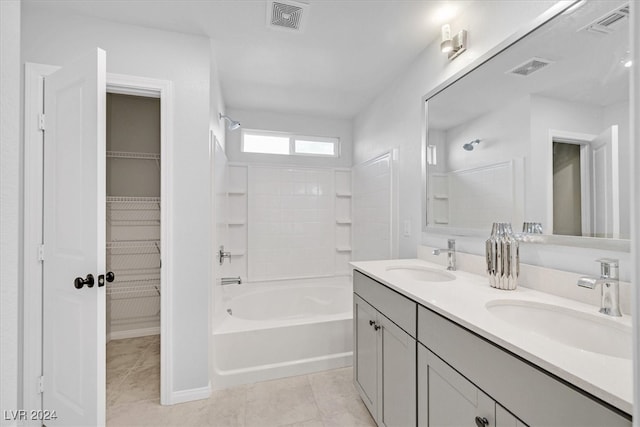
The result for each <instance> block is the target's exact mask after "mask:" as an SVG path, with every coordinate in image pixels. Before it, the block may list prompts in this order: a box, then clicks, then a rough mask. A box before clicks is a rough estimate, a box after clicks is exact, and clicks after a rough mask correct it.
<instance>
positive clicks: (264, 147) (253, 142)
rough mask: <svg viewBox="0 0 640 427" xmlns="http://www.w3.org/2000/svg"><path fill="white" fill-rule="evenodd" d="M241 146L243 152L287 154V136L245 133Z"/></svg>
mask: <svg viewBox="0 0 640 427" xmlns="http://www.w3.org/2000/svg"><path fill="white" fill-rule="evenodd" d="M242 148H243V150H242V151H244V152H245V153H263V154H289V137H286V136H273V135H254V134H249V133H245V134H244V138H243V147H242Z"/></svg>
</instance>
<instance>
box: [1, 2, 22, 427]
mask: <svg viewBox="0 0 640 427" xmlns="http://www.w3.org/2000/svg"><path fill="white" fill-rule="evenodd" d="M0 111H2V115H1V119H0V236H1V238H0V301H2V309H1V311H0V313H1V314H0V335H1V336H2V342H1V343H0V377H1V378H2V381H1V382H2V385H1V388H0V411H1V412H2V413H3V414H4V411H10V410H16V409H19V408H20V407H19V401H18V392H19V389H20V387H19V386H18V380H19V377H18V372H19V370H18V369H19V366H20V362H19V359H18V357H19V354H20V353H19V347H20V339H19V333H18V327H19V326H18V325H19V319H18V316H19V313H20V310H19V308H18V304H19V294H18V293H19V287H18V281H19V276H20V275H19V273H18V268H19V260H20V257H19V254H20V248H21V245H20V242H19V238H20V236H19V234H18V230H19V226H20V220H19V215H20V208H19V204H20V193H19V189H20V147H21V144H20V1H4V0H3V1H0ZM0 423H1V424H2V425H3V426H4V425H14V424H15V422H13V421H11V420H5V417H4V416H3V417H2V421H0Z"/></svg>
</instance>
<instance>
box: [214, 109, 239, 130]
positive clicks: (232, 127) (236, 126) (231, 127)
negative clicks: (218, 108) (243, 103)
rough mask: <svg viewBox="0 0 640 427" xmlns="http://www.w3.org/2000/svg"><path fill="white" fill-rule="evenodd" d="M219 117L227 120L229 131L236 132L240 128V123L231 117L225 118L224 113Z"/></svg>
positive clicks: (219, 114)
mask: <svg viewBox="0 0 640 427" xmlns="http://www.w3.org/2000/svg"><path fill="white" fill-rule="evenodd" d="M218 117H219V118H220V120H222V119H225V120H226V121H227V122H228V123H227V129H229V130H236V129H239V128H240V122H238V121H236V120H233V119H232V118H231V117H229V116H225V115H224V114H222V113H218Z"/></svg>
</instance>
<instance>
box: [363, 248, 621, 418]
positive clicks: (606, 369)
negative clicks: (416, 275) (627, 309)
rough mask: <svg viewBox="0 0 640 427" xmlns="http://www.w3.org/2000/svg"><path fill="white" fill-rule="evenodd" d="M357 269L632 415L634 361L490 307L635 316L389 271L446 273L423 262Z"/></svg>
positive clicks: (481, 283) (472, 279)
mask: <svg viewBox="0 0 640 427" xmlns="http://www.w3.org/2000/svg"><path fill="white" fill-rule="evenodd" d="M351 265H352V266H353V267H354V268H355V269H357V270H359V271H361V272H363V273H365V274H366V275H368V276H370V277H371V278H373V279H376V280H378V281H379V282H382V283H384V284H385V285H387V286H388V287H390V288H392V289H394V290H396V291H398V292H400V293H401V294H403V295H405V296H407V297H408V298H410V299H412V300H414V301H416V302H417V303H419V304H421V305H423V306H425V307H427V308H429V309H431V310H433V311H435V312H437V313H439V314H441V315H442V316H444V317H446V318H448V319H450V320H452V321H453V322H455V323H457V324H459V325H461V326H463V327H465V328H467V329H469V330H471V331H473V332H475V333H476V334H478V335H480V336H482V337H484V338H486V339H488V340H489V341H491V342H493V343H495V344H497V345H499V346H500V347H503V348H505V349H506V350H509V351H511V352H513V353H514V354H516V355H518V356H520V357H522V358H524V359H526V360H528V361H529V362H531V363H533V364H535V365H537V366H539V367H540V368H542V369H544V370H546V371H548V372H550V373H552V374H554V375H556V376H558V377H559V378H561V379H563V380H565V381H567V382H569V383H571V384H573V385H575V386H576V387H578V388H580V389H582V390H584V391H586V392H588V393H590V394H592V395H593V396H596V397H598V398H600V399H602V400H603V401H605V402H607V403H609V404H611V405H612V406H614V407H616V408H618V409H620V410H622V411H624V412H626V413H628V414H631V413H632V412H633V411H632V407H633V363H632V360H631V359H623V358H618V357H613V356H607V355H602V354H599V353H593V352H589V351H585V350H581V349H578V348H575V347H571V346H569V345H564V344H562V343H560V342H558V341H553V340H551V339H549V338H547V337H545V336H543V335H539V334H536V333H534V332H524V333H523V331H524V329H523V328H521V327H518V326H515V325H511V324H509V323H507V322H505V321H502V320H501V319H499V318H497V317H496V316H495V315H494V314H492V313H490V312H489V311H488V310H487V309H486V307H485V305H486V303H487V302H489V301H492V300H496V299H510V300H523V301H533V302H539V303H545V304H554V305H559V306H562V307H565V308H569V309H572V310H576V311H580V312H584V313H587V314H595V315H597V316H603V317H604V318H606V319H607V320H614V321H616V322H619V323H621V324H623V325H625V326H628V327H631V318H630V317H629V316H626V315H625V316H623V317H622V318H612V317H610V316H606V315H604V314H600V313H598V307H594V306H592V305H588V304H584V303H581V302H577V301H574V300H571V299H567V298H562V297H558V296H555V295H550V294H546V293H543V292H539V291H535V290H532V289H528V288H525V287H522V286H519V287H518V288H517V289H516V290H514V291H504V290H499V289H495V288H492V287H490V286H489V282H488V279H487V278H486V277H483V276H479V275H476V274H471V273H467V272H464V271H454V272H452V273H453V274H454V275H455V276H456V279H455V280H453V281H448V282H423V281H417V280H409V279H404V278H403V279H398V278H397V277H394V275H393V274H389V272H388V271H387V268H388V267H396V266H423V267H428V268H432V269H437V270H443V271H444V270H445V269H444V267H442V266H441V265H438V264H433V263H430V262H426V261H423V260H419V259H405V260H384V261H362V262H352V263H351Z"/></svg>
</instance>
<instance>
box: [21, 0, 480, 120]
mask: <svg viewBox="0 0 640 427" xmlns="http://www.w3.org/2000/svg"><path fill="white" fill-rule="evenodd" d="M23 3H24V4H25V5H26V9H27V12H28V10H29V8H34V7H37V8H49V9H56V10H58V11H62V12H64V13H74V14H82V15H89V16H94V17H98V18H102V19H107V20H111V21H117V22H122V23H128V24H134V25H141V26H145V27H151V28H158V29H164V30H170V31H178V32H183V33H190V34H197V35H204V36H207V37H210V38H211V39H212V46H213V50H214V55H215V58H216V64H217V67H218V70H219V75H220V80H221V85H222V92H223V96H224V98H225V103H226V105H227V106H228V107H233V108H239V109H254V110H266V111H282V112H296V113H303V114H312V115H321V116H329V117H344V118H350V117H353V116H354V115H355V114H357V113H358V112H360V111H361V110H362V109H363V108H365V107H366V106H367V104H368V103H370V102H371V101H372V100H373V99H374V98H375V96H376V94H378V93H379V92H381V91H382V90H383V89H384V88H385V87H386V86H387V85H389V84H390V83H391V81H392V80H393V79H394V78H395V77H397V76H398V75H399V74H400V73H401V72H402V71H403V70H404V69H406V67H407V66H408V65H409V64H410V63H411V62H412V61H413V60H414V59H415V58H416V56H417V55H418V54H419V53H420V51H422V50H423V49H424V48H425V47H426V46H427V45H428V44H429V43H430V42H431V41H433V40H434V39H435V38H436V37H438V35H439V31H440V26H441V24H442V23H443V22H444V20H445V19H451V18H453V17H454V16H455V14H456V13H457V11H460V10H462V9H463V8H464V3H469V2H464V1H424V0H422V1H418V0H310V1H309V9H308V20H307V22H306V25H305V28H304V31H303V32H301V33H296V32H288V31H278V30H273V29H270V28H267V25H266V13H267V2H266V1H265V0H209V1H204V0H200V1H190V0H184V1H177V0H163V1H150V0H132V1H121V0H81V1H77V0H64V1H62V0H46V1H44V0H37V1H34V0H25V1H24V2H23Z"/></svg>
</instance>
